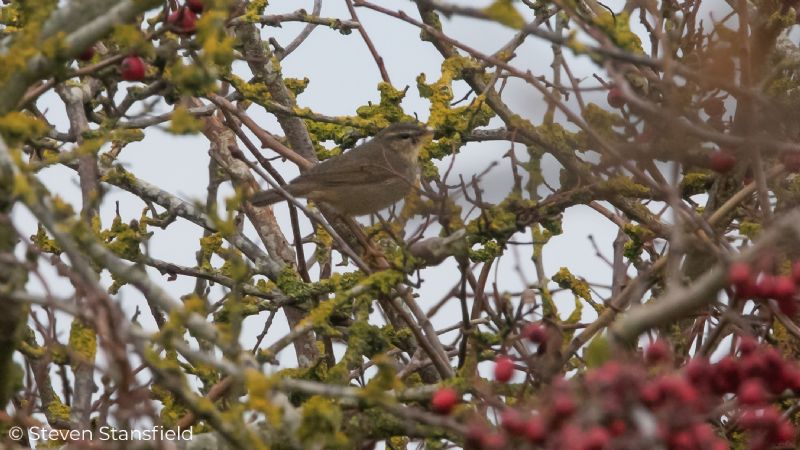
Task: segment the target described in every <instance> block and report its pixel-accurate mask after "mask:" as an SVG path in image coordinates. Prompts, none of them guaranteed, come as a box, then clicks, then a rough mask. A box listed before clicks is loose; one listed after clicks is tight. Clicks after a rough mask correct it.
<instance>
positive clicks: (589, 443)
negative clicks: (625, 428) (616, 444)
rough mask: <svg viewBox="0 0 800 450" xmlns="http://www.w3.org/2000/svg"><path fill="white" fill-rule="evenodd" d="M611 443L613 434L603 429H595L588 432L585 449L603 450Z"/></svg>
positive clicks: (584, 443)
mask: <svg viewBox="0 0 800 450" xmlns="http://www.w3.org/2000/svg"><path fill="white" fill-rule="evenodd" d="M610 441H611V434H609V432H608V430H606V429H605V428H601V427H594V428H592V429H591V430H589V431H587V432H586V436H585V437H584V442H583V448H584V449H586V450H602V449H603V448H605V447H606V445H608V443H609V442H610Z"/></svg>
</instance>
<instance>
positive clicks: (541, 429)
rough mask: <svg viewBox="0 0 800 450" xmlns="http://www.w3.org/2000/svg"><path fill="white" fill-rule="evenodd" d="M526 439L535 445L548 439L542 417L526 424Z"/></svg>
mask: <svg viewBox="0 0 800 450" xmlns="http://www.w3.org/2000/svg"><path fill="white" fill-rule="evenodd" d="M525 437H526V438H527V439H528V440H529V441H530V442H532V443H534V444H538V443H541V442H544V440H545V439H547V428H546V427H545V425H544V421H543V420H542V418H541V417H538V416H537V417H534V418H532V419H530V420H528V421H527V422H526V423H525Z"/></svg>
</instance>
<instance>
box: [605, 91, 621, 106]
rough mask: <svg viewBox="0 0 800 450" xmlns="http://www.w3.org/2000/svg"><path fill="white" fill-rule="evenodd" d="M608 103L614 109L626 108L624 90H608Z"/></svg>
mask: <svg viewBox="0 0 800 450" xmlns="http://www.w3.org/2000/svg"><path fill="white" fill-rule="evenodd" d="M606 101H607V102H608V104H609V106H611V107H612V108H622V107H623V106H625V97H624V96H623V95H622V90H621V89H620V88H618V87H616V86H614V87H612V88H611V89H609V90H608V96H607V97H606Z"/></svg>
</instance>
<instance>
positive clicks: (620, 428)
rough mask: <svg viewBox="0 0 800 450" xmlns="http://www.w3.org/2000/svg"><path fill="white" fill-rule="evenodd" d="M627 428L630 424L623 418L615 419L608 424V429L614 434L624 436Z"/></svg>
mask: <svg viewBox="0 0 800 450" xmlns="http://www.w3.org/2000/svg"><path fill="white" fill-rule="evenodd" d="M627 430H628V424H626V423H625V421H624V420H622V419H614V421H613V422H611V423H610V424H609V425H608V431H609V432H610V433H611V435H613V436H622V435H623V434H625V431H627Z"/></svg>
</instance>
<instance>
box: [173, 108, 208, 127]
mask: <svg viewBox="0 0 800 450" xmlns="http://www.w3.org/2000/svg"><path fill="white" fill-rule="evenodd" d="M202 129H203V121H202V120H200V119H198V118H197V117H195V116H194V115H193V114H192V113H190V112H189V110H188V109H187V108H186V107H185V106H177V107H176V108H175V109H174V110H173V111H172V117H171V120H170V122H169V128H167V131H169V132H170V133H173V134H195V133H198V132H200V130H202Z"/></svg>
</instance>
